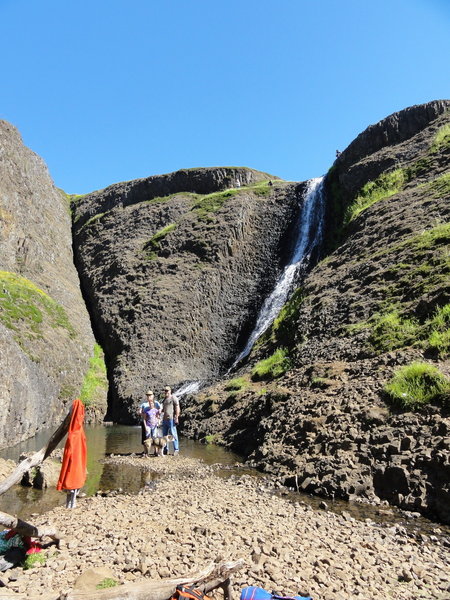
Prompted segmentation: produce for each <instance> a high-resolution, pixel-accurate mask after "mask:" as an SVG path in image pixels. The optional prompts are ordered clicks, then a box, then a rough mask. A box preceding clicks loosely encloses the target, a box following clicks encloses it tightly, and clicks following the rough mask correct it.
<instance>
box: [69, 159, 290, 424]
mask: <svg viewBox="0 0 450 600" xmlns="http://www.w3.org/2000/svg"><path fill="white" fill-rule="evenodd" d="M270 179H271V176H270V175H267V174H266V173H260V172H257V171H253V170H250V169H245V168H232V167H229V168H209V169H192V170H187V171H178V172H176V173H171V174H169V175H162V176H154V177H149V178H147V179H141V180H137V181H131V182H127V183H122V184H116V185H113V186H110V187H109V188H107V189H105V190H102V191H100V192H95V193H93V194H89V195H87V196H84V197H83V198H80V199H77V200H75V201H74V203H73V223H74V224H73V232H74V247H75V253H76V263H77V266H78V269H79V273H80V277H81V281H82V286H83V291H84V295H85V298H86V301H87V303H88V305H89V306H90V310H91V315H92V317H93V322H94V323H95V327H96V328H97V331H96V334H97V336H98V339H99V340H101V343H102V346H103V348H104V349H105V352H106V356H107V361H108V365H109V381H110V398H109V408H110V410H109V415H108V416H109V418H112V419H113V420H115V421H119V422H125V423H127V422H128V423H130V422H135V420H136V418H137V413H136V410H137V407H138V405H139V403H140V401H141V399H142V395H143V393H144V392H145V389H147V388H148V387H153V388H155V389H157V390H158V389H161V386H162V385H164V384H171V385H172V386H178V385H179V384H181V383H183V382H186V381H192V380H205V379H211V378H212V377H214V376H217V375H218V374H220V373H221V372H223V371H224V369H225V368H226V367H227V366H229V364H230V361H232V359H233V358H234V357H235V355H236V352H237V349H238V348H239V347H240V345H241V344H242V341H243V339H244V338H245V336H246V335H247V334H248V326H249V323H250V322H251V321H252V320H253V319H254V317H255V315H256V313H257V311H258V309H259V307H260V305H261V302H262V300H263V298H264V296H265V295H266V294H267V292H268V291H269V290H270V288H271V287H272V286H273V284H274V281H275V279H276V277H277V275H278V273H279V269H280V263H281V262H282V261H283V254H284V252H285V251H286V250H287V249H288V247H289V232H290V228H291V227H292V223H293V222H294V220H295V219H294V216H295V215H296V214H297V212H298V210H299V199H300V198H301V190H302V186H301V185H299V184H290V183H286V182H282V181H280V180H278V179H276V178H272V179H273V182H272V181H270ZM269 181H270V183H269ZM286 236H287V237H286Z"/></svg>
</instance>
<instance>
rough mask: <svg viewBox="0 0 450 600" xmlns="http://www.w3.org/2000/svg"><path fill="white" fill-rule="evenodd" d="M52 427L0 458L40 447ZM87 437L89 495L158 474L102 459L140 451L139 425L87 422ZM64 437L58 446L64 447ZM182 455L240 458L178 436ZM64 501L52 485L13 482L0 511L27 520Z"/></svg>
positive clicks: (134, 487) (133, 488) (135, 486)
mask: <svg viewBox="0 0 450 600" xmlns="http://www.w3.org/2000/svg"><path fill="white" fill-rule="evenodd" d="M53 431H54V430H53V429H47V430H45V431H41V432H39V433H38V434H37V435H36V436H35V437H34V438H31V439H29V440H26V441H24V442H21V443H20V444H17V445H16V446H13V447H11V448H5V449H3V450H0V457H1V458H5V459H10V460H14V461H15V462H17V461H18V460H19V457H20V455H21V454H22V453H24V452H36V451H37V450H40V449H41V448H43V447H44V446H45V445H46V444H47V442H48V440H49V438H50V436H51V434H52V433H53ZM85 431H86V438H87V448H88V453H87V470H88V476H87V479H86V484H85V485H84V488H83V491H84V492H85V493H86V494H87V495H88V496H91V495H93V494H95V493H96V492H97V491H98V490H103V491H105V490H111V489H118V488H122V490H124V491H125V492H129V493H132V494H134V493H137V492H138V491H139V490H140V489H141V488H143V487H144V486H145V485H146V484H148V483H150V482H151V481H153V480H155V479H157V478H158V477H159V475H157V474H154V473H146V472H144V471H141V470H140V469H137V468H135V467H133V466H130V465H121V467H120V468H117V465H111V464H105V463H103V462H101V461H102V459H103V458H104V457H105V455H110V454H140V453H141V452H142V446H141V428H140V426H135V427H130V426H127V425H112V426H104V425H88V426H86V427H85ZM64 443H65V440H63V441H62V442H61V444H60V445H59V447H61V448H62V447H64ZM180 445H181V452H182V454H183V456H189V457H192V458H201V459H202V460H203V461H204V462H205V463H206V464H214V463H222V464H225V465H230V464H233V463H235V462H236V461H239V460H240V459H239V457H238V456H237V455H235V454H233V453H231V452H227V451H226V450H224V449H223V448H220V447H218V446H213V445H209V446H205V445H203V444H199V443H198V442H194V441H192V440H187V439H184V438H181V439H180ZM64 503H65V493H62V492H57V491H56V489H55V488H54V487H51V488H48V489H46V490H34V489H32V488H24V487H22V486H20V485H16V486H14V487H13V488H11V489H10V490H8V491H7V492H6V493H5V494H3V495H2V496H0V510H1V511H4V512H7V513H10V514H14V515H17V516H19V517H20V518H22V519H27V518H29V516H30V515H31V514H33V513H43V512H45V511H48V510H50V509H52V508H54V507H55V506H60V505H63V504H64Z"/></svg>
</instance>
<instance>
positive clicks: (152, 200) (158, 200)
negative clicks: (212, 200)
mask: <svg viewBox="0 0 450 600" xmlns="http://www.w3.org/2000/svg"><path fill="white" fill-rule="evenodd" d="M198 196H199V195H198V194H194V193H192V192H176V193H175V194H169V195H168V196H155V197H154V198H150V199H149V200H144V203H145V204H162V203H164V202H169V201H170V200H173V199H174V198H178V197H180V198H191V199H194V200H196V199H197V198H198Z"/></svg>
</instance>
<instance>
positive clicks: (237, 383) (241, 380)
mask: <svg viewBox="0 0 450 600" xmlns="http://www.w3.org/2000/svg"><path fill="white" fill-rule="evenodd" d="M248 384H249V382H248V380H247V379H246V378H245V377H236V378H235V379H230V381H228V382H227V383H226V385H225V386H224V388H223V389H224V390H225V391H227V392H239V391H240V390H243V389H245V388H246V387H247V386H248Z"/></svg>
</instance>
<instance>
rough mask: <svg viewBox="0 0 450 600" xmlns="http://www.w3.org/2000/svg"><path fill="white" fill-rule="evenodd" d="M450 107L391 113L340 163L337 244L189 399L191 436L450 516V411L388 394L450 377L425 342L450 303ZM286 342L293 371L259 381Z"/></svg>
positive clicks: (329, 488) (285, 472) (309, 479)
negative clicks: (220, 373)
mask: <svg viewBox="0 0 450 600" xmlns="http://www.w3.org/2000/svg"><path fill="white" fill-rule="evenodd" d="M449 108H450V102H449V101H437V102H433V103H429V104H427V105H423V106H417V107H411V108H409V109H407V110H405V111H401V112H400V113H397V114H395V115H391V116H390V117H388V118H387V119H385V120H383V121H381V122H380V123H378V124H376V125H373V126H371V127H369V128H368V129H367V130H366V131H365V132H363V133H362V134H361V135H360V136H358V138H357V139H356V140H355V142H353V143H352V144H350V146H349V148H348V149H347V150H345V151H344V152H343V153H342V154H341V156H340V157H339V158H338V159H337V160H336V162H335V164H334V165H333V167H332V169H331V170H330V172H329V174H328V176H327V181H326V189H327V195H328V237H327V244H328V248H334V250H332V251H330V252H329V254H328V256H326V257H325V258H324V260H322V261H321V262H320V263H319V264H318V265H317V266H316V267H315V268H314V269H313V270H312V271H311V272H310V273H309V275H308V276H307V277H306V279H305V281H304V283H303V285H302V287H301V289H299V290H298V291H297V293H296V294H295V296H294V297H293V299H292V300H291V301H290V302H289V303H288V304H287V306H286V308H285V310H284V313H283V316H282V318H280V319H279V320H278V321H277V322H276V324H275V325H274V326H273V327H272V328H271V330H270V331H269V332H267V334H266V335H265V336H263V338H262V339H261V340H260V341H259V343H258V344H257V345H256V346H255V348H254V350H253V353H252V355H251V356H250V357H249V359H248V363H247V365H246V366H244V367H241V368H240V370H239V371H237V372H235V373H231V374H230V375H229V378H228V380H227V381H222V382H220V383H218V384H216V385H215V386H213V387H211V388H209V389H206V390H204V391H203V392H202V393H201V394H199V395H197V396H196V397H192V398H190V399H189V400H188V401H186V403H185V404H186V406H185V408H184V423H183V427H184V431H185V433H187V434H188V435H191V436H192V437H194V438H197V439H216V441H218V442H219V443H223V444H225V445H227V446H229V447H230V448H232V449H234V450H237V451H238V452H240V453H242V454H243V455H245V456H247V457H248V458H249V462H250V464H252V465H256V466H258V467H260V468H262V469H264V470H266V471H268V472H271V473H274V474H277V475H279V477H280V479H281V480H282V481H283V482H285V483H288V485H290V486H292V487H293V488H297V489H300V490H303V491H306V492H308V493H315V494H319V495H322V496H325V497H328V498H335V497H339V498H344V499H349V498H351V499H356V500H360V501H366V502H378V503H379V502H381V501H388V502H390V503H393V504H397V505H399V506H401V507H403V508H405V509H408V510H412V511H421V512H425V513H427V514H429V515H432V516H433V517H434V518H438V519H440V520H442V521H445V522H450V512H449V506H450V487H449V486H450V419H449V408H448V404H447V405H446V404H445V401H444V400H443V401H442V402H441V403H439V402H437V403H433V404H432V405H430V406H428V407H426V408H424V409H419V410H417V411H415V412H410V411H408V410H406V409H403V410H400V409H398V408H394V407H393V406H392V405H391V404H390V403H389V402H388V401H387V397H386V395H385V393H384V385H385V384H386V382H387V381H388V380H390V379H391V377H392V375H393V373H394V372H395V371H396V370H398V369H399V368H400V367H402V366H406V365H410V364H411V363H412V362H422V363H427V364H429V365H432V366H434V367H437V368H438V369H439V370H440V371H441V372H442V373H443V374H445V375H446V376H447V377H448V376H450V365H449V362H448V352H447V351H446V350H445V349H444V350H441V351H440V350H439V348H438V347H436V346H433V343H432V340H431V341H430V337H429V335H430V334H429V332H430V331H431V329H430V328H431V327H432V325H431V324H432V323H434V321H433V319H435V315H436V314H437V312H436V311H439V310H442V309H443V308H444V307H445V306H446V305H448V303H449V301H450V296H449V289H450V288H449V282H450V272H449V265H448V249H449V247H450V236H449V229H448V227H449V226H448V222H449V212H450V202H449V199H450V187H449V162H450V135H449V134H450V114H449ZM369 183H370V185H369V186H368V187H367V185H368V184H369ZM365 186H366V187H365ZM355 203H356V204H355ZM441 314H443V313H441ZM441 326H442V327H444V329H443V330H442V331H443V335H445V328H447V332H448V323H447V325H446V326H445V325H442V323H441ZM447 335H448V333H447ZM280 347H283V348H287V349H288V352H287V357H286V359H285V361H286V362H285V363H284V364H285V368H284V374H281V375H280V374H279V376H278V377H275V376H274V377H272V376H271V375H270V374H269V375H268V376H267V377H265V378H262V380H258V379H259V378H258V377H256V376H255V371H254V366H255V363H257V361H260V360H261V359H266V358H267V357H273V356H274V352H275V351H276V350H277V349H279V348H280ZM282 371H283V369H282V370H281V372H282ZM199 414H202V415H204V418H203V419H202V420H199V419H198V415H199ZM207 436H209V437H207ZM211 436H213V438H211Z"/></svg>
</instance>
